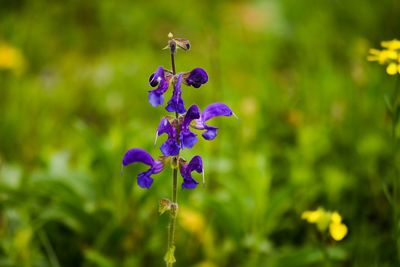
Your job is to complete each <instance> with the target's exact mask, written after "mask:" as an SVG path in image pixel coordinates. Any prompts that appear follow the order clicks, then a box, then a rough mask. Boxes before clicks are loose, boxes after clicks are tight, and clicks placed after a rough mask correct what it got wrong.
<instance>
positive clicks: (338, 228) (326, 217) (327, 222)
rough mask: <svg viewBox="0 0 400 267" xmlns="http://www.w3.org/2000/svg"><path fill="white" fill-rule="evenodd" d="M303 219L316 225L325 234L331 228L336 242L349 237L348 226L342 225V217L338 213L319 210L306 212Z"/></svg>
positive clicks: (330, 230)
mask: <svg viewBox="0 0 400 267" xmlns="http://www.w3.org/2000/svg"><path fill="white" fill-rule="evenodd" d="M301 218H302V219H305V220H307V222H309V223H315V224H316V225H317V228H318V230H319V231H320V232H325V231H326V230H327V228H328V227H329V233H330V235H331V236H332V238H333V239H334V240H336V241H340V240H342V239H343V238H344V237H345V236H346V235H347V232H348V229H347V226H346V225H345V224H343V223H342V217H341V216H340V214H339V213H338V212H336V211H335V212H330V211H325V210H324V209H323V208H318V209H317V210H313V211H312V210H311V211H310V210H309V211H304V212H303V213H302V214H301Z"/></svg>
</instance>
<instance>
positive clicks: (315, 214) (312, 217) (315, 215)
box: [301, 208, 325, 223]
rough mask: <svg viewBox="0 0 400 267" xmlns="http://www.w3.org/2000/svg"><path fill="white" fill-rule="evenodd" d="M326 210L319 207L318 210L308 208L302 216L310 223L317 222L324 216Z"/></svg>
mask: <svg viewBox="0 0 400 267" xmlns="http://www.w3.org/2000/svg"><path fill="white" fill-rule="evenodd" d="M324 212H325V211H324V210H323V209H322V208H318V209H317V210H307V211H304V212H303V213H302V214H301V218H302V219H304V220H307V222H309V223H317V222H318V221H319V220H320V219H321V218H322V216H323V214H324Z"/></svg>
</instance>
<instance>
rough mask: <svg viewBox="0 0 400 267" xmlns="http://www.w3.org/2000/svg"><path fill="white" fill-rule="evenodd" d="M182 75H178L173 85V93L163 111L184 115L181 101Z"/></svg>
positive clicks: (184, 110)
mask: <svg viewBox="0 0 400 267" xmlns="http://www.w3.org/2000/svg"><path fill="white" fill-rule="evenodd" d="M181 84H182V74H179V75H178V77H177V78H176V81H175V84H174V92H173V94H172V97H171V99H170V100H169V101H168V104H167V106H166V107H165V109H166V110H167V111H169V112H177V113H179V114H182V113H185V112H186V109H185V106H184V103H183V99H182V89H181Z"/></svg>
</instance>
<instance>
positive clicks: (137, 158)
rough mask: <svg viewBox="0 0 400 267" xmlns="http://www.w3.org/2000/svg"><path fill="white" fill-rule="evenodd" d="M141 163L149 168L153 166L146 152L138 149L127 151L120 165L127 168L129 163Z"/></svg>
mask: <svg viewBox="0 0 400 267" xmlns="http://www.w3.org/2000/svg"><path fill="white" fill-rule="evenodd" d="M135 162H142V163H144V164H147V165H149V166H152V165H153V164H154V159H153V158H152V157H151V155H150V154H149V153H147V151H145V150H143V149H140V148H132V149H129V150H128V151H127V152H126V153H125V155H124V158H123V159H122V165H124V166H127V165H129V164H131V163H135Z"/></svg>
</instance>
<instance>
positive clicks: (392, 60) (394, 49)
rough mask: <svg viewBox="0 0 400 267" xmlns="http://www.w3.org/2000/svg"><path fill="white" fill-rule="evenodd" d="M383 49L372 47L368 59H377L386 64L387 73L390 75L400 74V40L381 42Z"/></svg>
mask: <svg viewBox="0 0 400 267" xmlns="http://www.w3.org/2000/svg"><path fill="white" fill-rule="evenodd" d="M381 46H382V47H383V48H384V49H382V50H378V49H370V50H369V53H370V55H369V56H368V58H367V59H368V61H377V62H378V63H379V64H381V65H387V66H386V73H387V74H389V75H396V74H400V41H399V40H396V39H394V40H391V41H383V42H381Z"/></svg>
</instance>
